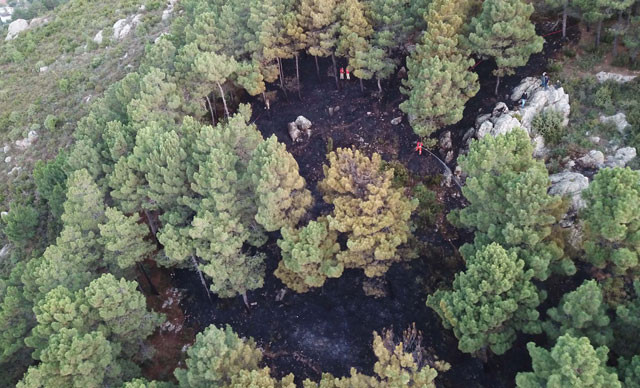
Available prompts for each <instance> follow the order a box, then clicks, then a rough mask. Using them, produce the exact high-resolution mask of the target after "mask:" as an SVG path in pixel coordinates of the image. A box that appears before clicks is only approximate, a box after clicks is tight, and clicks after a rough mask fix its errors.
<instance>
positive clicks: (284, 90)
mask: <svg viewBox="0 0 640 388" xmlns="http://www.w3.org/2000/svg"><path fill="white" fill-rule="evenodd" d="M278 71H279V72H280V88H281V89H282V92H283V93H284V97H285V98H286V99H287V100H289V95H288V94H287V89H285V88H284V69H283V68H282V60H281V59H280V58H278Z"/></svg>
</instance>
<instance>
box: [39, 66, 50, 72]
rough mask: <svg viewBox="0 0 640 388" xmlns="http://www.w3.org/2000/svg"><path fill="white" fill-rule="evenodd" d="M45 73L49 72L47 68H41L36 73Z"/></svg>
mask: <svg viewBox="0 0 640 388" xmlns="http://www.w3.org/2000/svg"><path fill="white" fill-rule="evenodd" d="M47 71H49V66H42V67H41V68H39V69H38V73H46V72H47Z"/></svg>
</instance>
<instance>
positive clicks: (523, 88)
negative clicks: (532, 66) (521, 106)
mask: <svg viewBox="0 0 640 388" xmlns="http://www.w3.org/2000/svg"><path fill="white" fill-rule="evenodd" d="M541 87H542V80H540V78H539V77H527V78H525V79H523V80H522V81H521V82H520V84H519V85H518V86H516V87H515V88H514V89H513V93H511V101H519V100H520V98H522V95H523V94H524V93H525V92H527V94H528V95H529V96H531V95H532V94H533V91H534V90H537V89H539V88H541Z"/></svg>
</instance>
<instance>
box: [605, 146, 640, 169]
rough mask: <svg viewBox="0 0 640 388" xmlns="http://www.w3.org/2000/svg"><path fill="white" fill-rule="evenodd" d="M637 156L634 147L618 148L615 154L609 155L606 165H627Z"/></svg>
mask: <svg viewBox="0 0 640 388" xmlns="http://www.w3.org/2000/svg"><path fill="white" fill-rule="evenodd" d="M635 157H636V149H635V148H634V147H623V148H620V149H619V150H617V151H616V153H615V154H614V155H610V156H607V159H606V161H605V162H604V165H605V167H625V166H626V165H627V164H628V163H629V162H630V161H631V160H633V158H635Z"/></svg>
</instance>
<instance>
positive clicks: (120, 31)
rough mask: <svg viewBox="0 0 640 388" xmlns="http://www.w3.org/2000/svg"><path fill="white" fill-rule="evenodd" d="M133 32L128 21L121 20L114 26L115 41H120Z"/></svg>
mask: <svg viewBox="0 0 640 388" xmlns="http://www.w3.org/2000/svg"><path fill="white" fill-rule="evenodd" d="M130 31H131V26H129V25H128V24H127V19H120V20H118V21H117V22H115V23H114V24H113V39H117V40H120V39H122V38H124V37H125V36H126V35H127V34H128V33H129V32H130Z"/></svg>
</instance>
